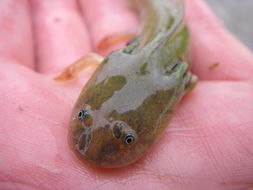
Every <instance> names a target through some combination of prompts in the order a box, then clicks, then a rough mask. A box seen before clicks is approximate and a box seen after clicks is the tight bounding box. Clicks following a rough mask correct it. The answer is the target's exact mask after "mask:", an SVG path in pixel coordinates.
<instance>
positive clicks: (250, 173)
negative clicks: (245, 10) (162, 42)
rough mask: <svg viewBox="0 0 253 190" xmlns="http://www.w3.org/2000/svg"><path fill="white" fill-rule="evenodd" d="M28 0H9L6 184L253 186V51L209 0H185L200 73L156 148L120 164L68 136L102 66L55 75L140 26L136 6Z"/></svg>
mask: <svg viewBox="0 0 253 190" xmlns="http://www.w3.org/2000/svg"><path fill="white" fill-rule="evenodd" d="M29 3H31V6H29ZM29 3H28V1H26V0H20V1H15V0H9V1H0V42H1V44H0V60H1V61H0V64H1V70H0V104H1V110H2V111H1V115H0V119H1V127H0V189H26V190H27V189H53V190H55V189H73V190H74V189H76V190H79V189H95V188H96V189H109V188H110V189H155V188H157V189H173V190H174V189H175V190H176V189H187V190H190V189H195V190H196V189H205V190H208V189H212V190H214V189H215V190H216V189H217V190H222V189H224V190H226V189H235V190H237V189H246V188H249V189H250V187H251V188H253V146H252V145H253V127H252V126H253V118H252V114H253V98H252V97H253V84H252V83H253V81H252V78H253V76H252V73H253V55H252V53H251V52H250V51H249V50H248V49H246V48H245V47H244V46H243V45H241V44H240V43H239V42H238V41H237V40H236V39H234V37H232V36H231V35H230V34H229V33H227V32H226V31H225V30H224V29H223V26H222V25H221V24H220V23H219V22H218V21H217V20H216V18H214V16H213V15H212V13H211V12H210V11H209V10H208V8H207V7H206V6H205V5H204V4H203V3H202V1H201V0H187V2H186V3H187V7H186V22H187V24H188V26H189V28H190V31H191V36H192V38H191V39H192V58H193V65H192V70H193V72H194V73H195V74H196V75H198V76H199V78H200V81H199V83H198V85H197V86H196V87H195V89H194V90H193V91H192V92H191V93H189V94H188V95H187V96H186V97H185V98H184V99H183V101H182V102H181V103H180V105H179V106H178V109H177V111H176V113H175V115H174V116H173V119H172V121H171V123H170V124H169V126H168V128H167V129H166V131H165V133H164V134H163V135H162V136H161V138H160V139H159V140H158V142H157V143H156V144H155V145H154V146H153V148H152V150H151V151H150V152H149V153H148V154H147V155H146V156H144V157H143V158H141V159H140V160H139V161H137V162H136V163H134V164H132V165H130V166H127V167H124V168H118V169H98V168H91V167H89V166H87V165H83V164H82V163H80V162H79V161H78V160H77V158H76V157H75V156H74V155H73V154H72V152H71V151H70V149H69V147H68V144H67V141H66V136H67V131H68V121H69V116H70V112H71V109H72V107H73V104H74V102H75V100H76V99H77V96H78V94H79V92H80V91H81V89H82V87H83V85H84V84H85V82H86V81H87V80H88V79H89V77H90V75H91V73H92V72H93V71H94V69H95V68H90V69H87V70H86V71H84V72H83V73H82V74H81V77H79V78H78V79H77V80H75V81H72V82H69V83H59V82H55V81H54V80H52V78H53V77H54V76H56V75H57V74H59V72H60V71H61V70H62V69H63V68H65V67H66V66H67V65H68V64H69V63H71V62H73V61H75V60H76V59H77V58H79V57H81V56H83V55H85V54H87V53H88V52H92V47H94V46H96V45H97V44H98V43H99V42H100V41H101V40H102V39H103V38H104V37H106V36H108V35H110V34H113V33H119V32H126V31H129V30H130V31H131V30H132V29H133V28H135V27H136V26H137V21H136V18H135V16H134V15H133V14H132V13H131V12H130V11H129V10H128V9H127V8H126V6H125V4H124V3H123V0H122V1H119V0H107V1H105V0H93V1H88V0H81V1H80V4H77V3H76V1H74V0H54V1H50V0H44V1H39V0H33V1H29ZM78 5H79V6H78ZM81 9H82V13H83V15H84V17H85V21H84V19H83V17H82V16H81V14H80V10H81ZM30 11H31V16H30ZM108 23H110V24H108ZM126 23H127V24H126ZM32 27H33V29H34V30H32ZM34 45H35V46H34ZM214 63H218V64H215V65H216V67H214V66H213V65H214Z"/></svg>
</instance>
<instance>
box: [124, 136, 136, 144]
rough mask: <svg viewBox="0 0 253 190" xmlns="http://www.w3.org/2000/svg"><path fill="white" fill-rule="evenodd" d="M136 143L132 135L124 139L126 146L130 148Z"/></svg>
mask: <svg viewBox="0 0 253 190" xmlns="http://www.w3.org/2000/svg"><path fill="white" fill-rule="evenodd" d="M134 142H135V137H134V135H132V134H128V135H126V136H125V137H124V145H126V146H130V145H132V144H133V143H134Z"/></svg>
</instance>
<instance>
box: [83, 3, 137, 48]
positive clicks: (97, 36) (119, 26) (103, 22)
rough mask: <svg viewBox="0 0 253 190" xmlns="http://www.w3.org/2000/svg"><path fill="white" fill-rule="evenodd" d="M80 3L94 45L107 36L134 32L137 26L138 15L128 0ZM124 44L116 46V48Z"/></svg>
mask: <svg viewBox="0 0 253 190" xmlns="http://www.w3.org/2000/svg"><path fill="white" fill-rule="evenodd" d="M80 4H81V7H82V11H83V15H84V18H85V21H86V23H87V25H88V28H89V31H90V35H91V38H92V42H93V46H94V47H97V46H98V44H99V43H100V42H101V41H102V40H103V39H105V38H106V37H107V36H110V35H114V34H120V33H123V34H126V33H132V32H133V29H135V28H136V26H137V20H136V16H135V14H134V13H133V12H131V11H130V9H129V5H128V4H127V3H126V1H119V0H93V1H89V0H80ZM122 45H123V44H121V45H119V46H115V47H114V49H115V48H119V47H121V46H122Z"/></svg>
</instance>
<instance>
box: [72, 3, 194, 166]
mask: <svg viewBox="0 0 253 190" xmlns="http://www.w3.org/2000/svg"><path fill="white" fill-rule="evenodd" d="M156 2H158V1H156ZM161 2H163V1H161ZM161 5H162V4H161ZM166 18H167V19H168V20H172V23H170V26H168V25H167V22H166V27H167V28H165V32H158V33H156V32H155V33H154V34H156V35H155V36H154V35H151V33H150V30H149V32H148V35H149V39H148V40H146V41H144V42H143V41H142V39H143V36H141V37H140V38H139V39H137V40H136V41H133V42H132V43H130V44H129V45H128V46H127V47H126V48H124V49H122V50H118V51H115V52H114V53H112V54H111V55H110V56H108V57H107V58H106V59H105V61H104V62H103V63H102V64H101V65H100V67H99V68H98V69H97V71H96V72H95V74H94V75H93V76H92V78H91V79H90V81H89V82H88V84H87V85H86V86H85V88H84V89H83V90H82V92H81V94H80V96H79V98H78V100H77V103H76V105H75V107H74V110H73V113H72V116H71V122H70V131H69V136H68V138H69V144H70V146H71V148H72V150H73V151H74V152H75V153H76V155H77V156H78V157H79V159H80V160H82V161H84V162H86V163H91V164H93V165H96V166H100V167H106V168H113V167H121V166H125V165H128V164H130V163H133V162H134V161H136V160H137V159H138V158H140V157H141V156H142V155H143V154H144V153H146V152H147V150H149V149H150V147H151V145H152V144H153V143H154V141H155V140H156V139H157V137H158V136H159V135H160V134H161V133H162V132H163V131H164V129H165V127H166V126H167V125H168V122H169V120H170V118H171V115H172V113H173V111H174V109H175V107H176V105H177V103H178V102H179V100H180V99H181V97H182V96H183V94H184V93H185V92H186V91H187V90H188V89H189V88H190V87H192V85H193V83H192V74H191V73H190V72H189V71H188V64H187V63H186V62H185V59H186V55H187V47H188V41H189V40H188V39H189V34H188V30H187V28H186V27H180V24H179V23H177V22H175V21H174V20H176V19H175V18H173V17H172V16H167V17H166ZM169 18H172V19H169ZM180 22H181V21H180ZM161 23H162V22H161ZM163 24H164V23H163ZM162 29H163V28H162ZM175 30H177V32H176V33H174V31H175ZM142 35H146V33H145V32H143V33H142ZM161 36H162V37H161ZM150 38H151V39H150ZM143 44H144V45H143ZM139 46H142V47H141V48H139ZM143 46H144V47H143ZM129 137H130V138H132V139H130V140H129V142H127V139H128V138H129ZM129 143H130V144H129Z"/></svg>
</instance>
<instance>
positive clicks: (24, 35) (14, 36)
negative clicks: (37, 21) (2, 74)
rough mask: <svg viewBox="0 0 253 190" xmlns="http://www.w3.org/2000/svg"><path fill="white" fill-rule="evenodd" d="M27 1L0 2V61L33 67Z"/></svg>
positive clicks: (11, 0)
mask: <svg viewBox="0 0 253 190" xmlns="http://www.w3.org/2000/svg"><path fill="white" fill-rule="evenodd" d="M30 19H31V18H30V10H29V6H28V1H27V0H21V1H16V0H9V1H0V28H1V29H0V42H1V43H0V59H1V60H2V61H4V62H13V63H19V64H23V65H26V66H28V67H31V68H32V67H33V64H34V62H33V61H34V56H33V39H32V27H31V20H30Z"/></svg>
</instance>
